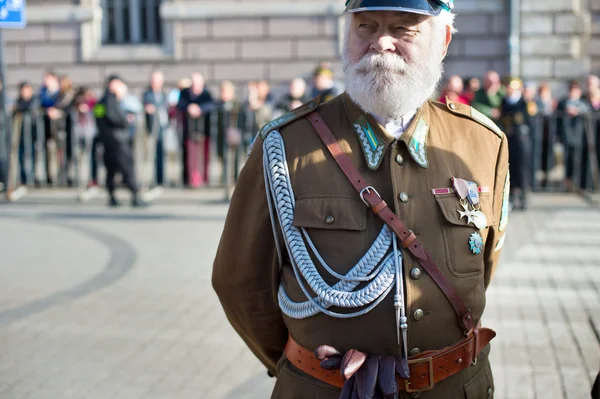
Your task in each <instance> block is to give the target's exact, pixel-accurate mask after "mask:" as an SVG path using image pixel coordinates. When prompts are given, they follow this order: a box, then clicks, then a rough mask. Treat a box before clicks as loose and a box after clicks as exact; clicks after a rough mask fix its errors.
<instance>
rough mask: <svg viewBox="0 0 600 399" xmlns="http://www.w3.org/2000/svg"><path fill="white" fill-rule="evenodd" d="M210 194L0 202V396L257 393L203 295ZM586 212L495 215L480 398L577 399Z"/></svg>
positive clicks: (221, 208) (214, 197)
mask: <svg viewBox="0 0 600 399" xmlns="http://www.w3.org/2000/svg"><path fill="white" fill-rule="evenodd" d="M121 197H122V198H123V200H124V201H128V197H127V194H126V193H123V194H122V195H121ZM221 198H222V193H221V191H216V190H208V191H202V192H190V191H186V192H182V191H169V192H167V193H165V194H164V195H163V196H162V197H160V198H159V199H157V200H156V202H155V205H154V206H153V207H152V208H151V209H149V210H142V211H137V210H136V211H132V210H131V209H130V208H129V207H124V208H122V209H119V210H109V209H106V208H105V207H104V203H105V198H104V196H103V195H102V196H100V197H97V198H95V199H92V200H91V201H90V202H88V203H83V204H82V203H78V202H77V201H75V195H74V193H72V192H64V191H63V192H58V193H49V192H36V193H30V194H28V195H27V196H26V197H25V198H23V199H22V200H21V201H19V202H18V203H15V204H2V203H0V226H2V229H1V230H0V242H1V243H2V245H1V247H0V248H1V256H2V261H1V262H0V398H2V399H21V398H43V399H54V398H57V399H58V398H60V399H62V398H90V399H92V398H102V399H108V398H127V399H137V398H149V399H151V398H169V399H186V398H195V399H197V398H211V399H226V398H231V399H233V398H236V399H237V398H253V399H254V398H256V399H260V398H268V397H269V392H270V389H271V387H272V384H273V381H272V380H271V379H268V378H267V377H266V373H265V370H264V368H262V367H261V366H260V365H259V364H258V362H257V361H256V360H254V358H253V357H252V355H251V354H250V353H249V351H247V350H246V349H245V347H244V346H243V344H242V342H241V341H240V340H239V339H238V338H237V336H236V335H235V333H234V332H233V330H232V329H231V328H230V327H229V325H228V324H227V322H226V321H225V318H224V316H223V314H222V312H221V310H220V307H219V306H218V303H217V300H216V298H215V296H214V295H213V293H212V289H211V286H210V272H211V261H212V256H213V255H214V251H215V248H216V245H217V242H218V239H219V236H220V232H221V229H222V224H223V219H224V215H225V213H226V204H225V203H223V202H222V201H221ZM590 204H591V203H590V201H585V200H583V199H581V198H580V197H574V196H572V197H565V196H537V197H535V198H534V200H533V210H532V211H530V212H528V213H526V214H517V213H513V214H512V215H511V219H510V223H511V225H510V234H509V236H508V239H507V244H506V248H505V252H504V255H503V262H502V264H501V268H500V270H499V272H498V274H497V276H496V278H495V280H494V281H493V283H492V287H491V289H490V290H489V300H488V308H487V313H486V315H485V320H484V322H485V324H486V325H488V326H490V327H492V328H494V329H495V330H496V331H497V332H498V338H496V339H495V340H494V342H495V345H494V348H493V366H494V372H495V376H496V384H497V394H496V398H499V399H504V398H506V399H526V398H540V399H542V398H543V399H552V398H574V399H575V398H577V399H580V398H587V397H588V396H589V394H588V392H589V387H590V383H591V379H592V377H593V376H594V375H595V373H597V372H598V370H599V369H600V345H599V339H598V337H599V336H600V211H599V210H598V209H597V208H594V207H592V206H591V205H590ZM234 365H235V366H236V367H235V369H234V367H233V366H234Z"/></svg>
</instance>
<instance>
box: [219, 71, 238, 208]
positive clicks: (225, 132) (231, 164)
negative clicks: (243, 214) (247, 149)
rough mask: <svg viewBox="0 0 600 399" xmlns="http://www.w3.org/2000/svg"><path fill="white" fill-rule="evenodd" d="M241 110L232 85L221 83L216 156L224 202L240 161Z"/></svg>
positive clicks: (236, 174) (230, 83)
mask: <svg viewBox="0 0 600 399" xmlns="http://www.w3.org/2000/svg"><path fill="white" fill-rule="evenodd" d="M241 109H242V108H241V104H239V103H238V101H237V100H236V94H235V86H234V85H233V83H232V82H230V81H224V82H223V83H221V94H220V99H219V101H218V103H217V155H218V157H219V159H220V160H221V165H222V177H221V182H222V184H223V186H224V187H225V199H226V200H229V198H230V197H231V192H232V190H233V187H234V185H235V183H236V182H237V179H238V175H239V170H240V166H241V161H242V160H241V155H242V153H241V150H242V147H243V146H242V122H243V120H242V118H240V116H241V114H242V113H241Z"/></svg>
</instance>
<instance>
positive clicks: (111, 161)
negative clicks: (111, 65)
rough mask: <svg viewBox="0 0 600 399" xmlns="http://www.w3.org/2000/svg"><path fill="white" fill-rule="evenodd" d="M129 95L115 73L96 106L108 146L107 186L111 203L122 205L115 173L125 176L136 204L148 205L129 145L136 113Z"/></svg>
mask: <svg viewBox="0 0 600 399" xmlns="http://www.w3.org/2000/svg"><path fill="white" fill-rule="evenodd" d="M126 96H127V85H126V84H125V82H124V81H123V80H122V79H121V78H120V77H119V76H116V75H111V76H110V77H109V78H108V80H107V83H106V91H105V92H104V96H103V97H102V99H101V100H100V101H99V102H98V103H97V104H96V106H95V107H94V115H95V117H96V123H97V125H98V132H99V136H100V141H101V142H102V145H103V146H104V166H105V167H106V188H107V190H108V195H109V198H110V202H109V205H110V206H112V207H116V206H119V202H118V201H117V198H116V197H115V188H116V186H115V175H116V174H117V173H120V174H121V175H122V176H123V182H124V184H125V185H126V186H127V187H128V188H129V190H131V194H132V198H131V205H132V206H133V207H143V206H147V205H148V203H147V202H145V201H143V200H142V199H141V198H140V196H139V194H138V184H137V181H136V177H135V168H134V164H133V154H132V151H131V146H130V144H129V136H130V133H129V126H130V124H131V123H133V122H134V121H135V115H133V114H132V113H130V112H129V111H128V110H127V109H126V107H125V106H124V105H123V100H124V99H125V98H126Z"/></svg>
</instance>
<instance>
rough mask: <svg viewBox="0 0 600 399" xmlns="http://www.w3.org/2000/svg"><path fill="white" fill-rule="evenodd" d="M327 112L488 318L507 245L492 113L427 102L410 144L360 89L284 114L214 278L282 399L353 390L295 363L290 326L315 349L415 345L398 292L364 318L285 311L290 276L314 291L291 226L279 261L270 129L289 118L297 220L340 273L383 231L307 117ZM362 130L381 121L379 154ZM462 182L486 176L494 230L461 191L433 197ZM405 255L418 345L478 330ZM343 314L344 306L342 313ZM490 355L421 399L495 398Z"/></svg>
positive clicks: (242, 183)
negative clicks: (355, 96) (475, 242)
mask: <svg viewBox="0 0 600 399" xmlns="http://www.w3.org/2000/svg"><path fill="white" fill-rule="evenodd" d="M315 110H316V111H317V112H318V113H319V114H320V115H321V117H322V118H323V119H324V121H325V122H326V123H327V125H328V126H329V128H330V129H331V131H332V132H333V134H334V135H335V136H336V138H337V139H338V142H339V143H340V145H341V147H342V149H343V150H344V151H345V152H346V153H347V154H348V155H349V156H350V157H351V159H352V161H353V163H354V165H355V166H356V167H357V168H358V170H359V171H360V173H361V174H362V175H363V177H364V178H365V180H366V181H367V183H369V184H370V185H372V186H373V187H375V189H376V190H377V191H378V192H379V194H380V195H381V196H382V198H383V199H384V200H385V201H386V202H387V204H388V205H389V206H390V208H391V209H392V210H393V211H394V212H395V213H396V214H397V215H398V216H399V217H400V218H401V219H402V220H404V222H405V224H406V225H407V226H408V227H409V228H410V229H412V230H413V231H414V233H415V235H416V236H417V239H418V240H419V241H420V242H421V243H422V244H423V246H424V248H425V249H426V251H428V252H429V254H430V255H431V257H432V258H433V260H434V261H435V263H436V264H437V265H438V267H439V268H440V269H441V271H442V272H443V273H444V274H445V275H446V277H447V278H448V279H449V280H450V282H451V283H452V284H454V286H455V287H456V289H457V291H458V294H459V295H460V297H461V298H462V300H463V301H464V302H465V304H466V306H467V307H468V308H470V309H471V310H472V312H473V317H474V319H475V322H476V323H477V322H479V320H480V318H481V315H482V314H483V311H484V307H485V291H486V288H487V286H488V284H489V283H490V280H491V278H492V275H493V273H494V269H495V268H496V266H497V264H498V258H499V255H500V252H501V251H500V248H501V247H502V244H503V242H504V237H503V235H504V233H505V231H504V227H505V226H506V210H507V203H506V199H505V198H506V196H507V195H505V194H508V192H507V180H508V151H507V141H506V139H505V138H504V135H503V134H502V132H501V131H500V130H499V129H498V128H497V127H496V126H495V125H493V123H491V121H489V120H487V119H486V118H485V117H482V116H481V114H479V113H477V111H474V110H472V108H471V107H469V106H466V105H462V104H452V103H451V104H448V105H444V104H441V103H437V102H431V103H427V104H424V105H423V107H422V108H421V109H419V110H418V112H417V114H416V116H415V118H414V119H413V121H412V122H411V125H410V126H409V128H408V130H407V131H405V132H404V134H403V135H402V136H401V138H400V139H399V140H396V139H394V137H393V136H392V135H391V134H389V133H388V132H386V131H385V129H384V128H383V127H382V126H380V125H379V124H378V123H377V122H376V120H375V119H373V118H372V117H371V116H367V115H365V114H364V113H363V112H362V111H361V109H360V108H359V107H357V106H356V105H355V104H354V103H353V102H352V101H351V99H350V97H349V96H348V95H347V94H346V93H344V94H342V95H340V96H338V97H336V98H334V99H333V100H331V101H329V102H326V103H323V104H319V103H318V100H315V101H313V102H311V104H309V105H304V106H303V107H301V108H299V109H297V110H295V111H293V112H294V113H295V119H294V120H292V121H288V122H287V124H283V125H282V126H279V127H277V126H276V125H277V123H276V122H274V123H271V124H270V126H267V128H265V129H263V131H262V132H261V135H259V137H257V139H256V141H255V143H254V146H253V149H252V152H251V155H250V157H249V159H248V162H247V163H246V165H245V167H244V168H243V170H242V172H241V176H240V180H239V182H238V184H237V186H236V189H235V192H234V194H233V198H232V200H231V205H230V209H229V213H228V216H227V219H226V223H225V229H224V232H223V235H222V238H221V242H220V245H219V248H218V252H217V255H216V259H215V261H214V271H213V280H212V282H213V287H214V289H215V290H216V292H217V294H218V296H219V298H220V301H221V303H222V306H223V309H224V310H225V313H226V314H227V317H228V320H229V321H230V323H231V324H232V326H233V327H234V328H235V330H236V331H237V333H238V334H239V335H240V336H241V337H242V339H243V340H244V341H245V343H246V344H247V345H248V347H249V348H250V349H251V350H252V351H253V353H254V354H255V355H256V356H257V357H258V358H259V359H260V360H261V361H262V363H263V364H264V365H265V366H266V367H267V369H268V370H269V371H270V372H271V373H272V374H273V375H276V377H277V383H276V387H275V390H274V392H273V396H272V397H273V398H278V399H279V398H281V399H283V398H285V399H309V398H311V399H312V398H327V399H329V398H331V399H333V398H337V396H338V394H339V390H338V389H336V388H334V387H332V386H329V385H327V384H324V383H322V382H320V381H318V380H316V379H314V378H312V377H310V376H308V375H306V374H304V373H302V372H300V371H299V370H297V369H295V368H294V367H293V366H292V365H291V364H290V363H289V362H288V361H287V360H286V359H285V357H284V356H283V349H284V345H285V343H286V341H287V339H288V333H289V334H291V335H292V336H293V337H294V338H295V339H296V341H298V342H299V343H300V344H301V345H303V346H304V347H306V348H309V349H311V350H314V349H315V348H316V347H317V346H319V345H323V344H327V345H332V346H334V347H336V348H338V349H339V350H343V351H345V350H348V349H351V348H355V349H358V350H361V351H363V352H367V353H371V354H376V355H380V356H384V355H395V356H397V357H400V355H401V350H402V349H401V346H398V345H397V337H396V328H395V323H396V322H395V312H394V305H393V293H391V294H390V295H389V297H388V298H386V299H385V300H384V301H383V302H382V303H381V304H380V305H378V306H377V307H376V308H375V309H373V310H372V311H371V312H370V313H368V314H366V315H364V316H360V317H357V318H352V319H336V318H332V317H329V316H325V315H323V314H318V315H316V316H314V317H311V318H308V319H304V320H295V319H291V318H289V317H287V316H284V315H283V314H282V312H281V310H280V309H279V306H278V301H277V290H278V286H279V283H280V281H281V282H282V283H283V285H284V287H285V290H286V291H287V293H288V295H289V296H290V298H291V299H292V300H293V301H295V302H304V301H306V297H305V296H304V294H303V292H302V291H301V289H300V287H299V285H298V283H297V280H296V277H295V275H294V272H293V269H292V266H291V264H290V261H289V257H288V255H287V252H286V251H285V244H284V241H283V238H282V236H281V232H280V231H277V236H278V240H279V242H280V247H281V248H282V249H283V251H284V254H283V255H284V256H283V266H282V269H281V270H280V267H279V262H278V256H277V252H276V246H275V240H274V235H273V229H272V226H271V221H270V216H269V209H268V203H267V197H266V190H265V182H264V177H263V147H262V143H263V139H264V137H266V136H265V135H266V134H267V133H268V130H269V129H268V128H269V127H271V128H272V127H274V126H275V128H276V129H277V130H278V131H279V132H280V133H281V135H282V137H283V139H284V142H285V147H286V155H287V165H288V168H289V173H290V177H291V182H292V187H293V190H294V196H295V201H296V210H295V216H294V221H293V224H294V225H295V226H297V227H304V228H306V229H307V231H308V233H309V234H310V236H311V238H312V240H313V242H314V244H315V246H316V248H317V249H318V251H319V252H320V254H321V255H322V257H323V258H324V260H325V261H326V262H327V263H328V264H329V265H330V266H331V267H333V268H334V269H335V270H336V272H338V273H342V274H346V273H347V272H348V271H349V270H350V269H351V268H352V267H353V266H354V265H355V264H356V263H357V262H358V261H359V260H360V258H361V257H362V256H363V255H364V254H365V252H366V251H367V250H368V248H369V247H370V246H371V245H372V243H373V241H374V240H375V238H376V237H377V235H378V234H379V232H380V231H381V229H382V226H383V223H382V222H381V221H380V220H379V219H378V217H377V216H376V215H375V214H374V213H373V212H372V211H371V210H370V209H368V208H367V207H366V206H365V204H364V203H363V202H362V201H361V200H360V198H359V196H358V194H357V193H356V191H354V189H353V187H352V185H351V184H350V183H349V181H348V180H347V178H346V176H345V175H344V174H343V173H342V171H341V169H340V168H339V167H338V165H337V164H336V162H335V161H334V159H333V157H332V156H331V155H330V154H329V152H328V151H327V149H326V147H325V146H324V145H323V143H322V142H321V140H320V138H319V137H318V135H317V133H316V132H315V130H314V129H313V127H312V126H311V125H310V123H309V122H308V120H307V119H306V118H304V117H303V116H304V115H306V114H308V113H309V112H311V111H315ZM367 122H368V124H367ZM424 124H426V126H425V125H424ZM357 125H361V126H363V127H365V128H368V127H369V126H368V125H370V126H371V127H372V133H373V134H374V135H373V136H371V138H373V137H374V140H375V141H376V147H377V149H376V151H373V147H371V146H370V143H367V141H365V140H363V138H364V137H362V136H359V133H357V131H358V128H357ZM427 127H428V129H427ZM363 131H364V130H363ZM369 150H371V151H369ZM378 153H379V154H381V156H380V157H379V158H380V159H379V158H378V157H377V154H378ZM452 177H457V178H462V179H466V180H468V181H472V182H475V183H477V185H478V186H479V187H480V188H481V191H482V193H481V194H480V197H481V210H482V211H483V213H484V214H485V215H486V217H487V220H488V227H487V228H485V229H484V230H478V229H477V228H476V227H475V226H474V225H473V224H470V225H467V221H466V219H464V218H463V219H461V218H460V214H459V212H458V211H459V210H461V211H462V210H463V208H462V207H461V205H460V202H459V197H458V196H457V195H456V194H453V193H449V194H437V195H436V194H434V193H433V192H432V190H433V189H438V188H451V187H452V182H451V178H452ZM503 204H504V211H503ZM501 219H502V220H501ZM476 232H479V233H480V234H481V237H482V238H483V247H482V252H481V253H480V254H477V255H476V254H474V253H473V252H472V251H471V248H470V244H469V242H470V237H471V235H472V234H473V233H476ZM403 257H404V280H405V286H406V291H405V295H406V311H407V316H408V317H409V320H408V350H409V351H410V350H413V349H414V351H416V350H420V351H426V350H439V349H442V348H444V347H446V346H449V345H452V344H454V343H456V342H458V341H460V340H461V339H462V338H463V333H464V331H462V330H461V328H460V326H459V324H458V322H457V316H456V314H455V313H454V311H453V310H452V307H451V305H450V304H449V302H448V300H447V299H446V297H445V296H444V294H443V293H442V291H441V290H440V289H439V288H438V286H437V285H436V284H435V283H434V282H433V280H431V279H430V278H429V277H428V275H427V274H426V272H425V271H424V270H421V269H420V266H419V264H418V262H417V261H416V259H415V258H413V256H412V255H411V254H410V253H408V252H407V251H403ZM315 263H316V264H317V262H315ZM317 268H318V269H319V271H320V273H321V275H322V276H323V277H324V279H325V280H326V281H327V283H328V284H330V285H333V284H335V283H336V282H337V280H336V279H334V278H331V277H330V276H329V275H328V274H327V273H326V272H325V271H324V270H323V269H322V268H321V266H320V265H319V264H317ZM331 310H332V311H336V312H344V310H340V309H339V308H335V307H334V308H331ZM421 311H422V317H419V316H421ZM415 316H416V317H415ZM489 327H492V328H493V326H489ZM413 353H414V352H413ZM488 353H489V347H488V348H486V349H485V350H484V351H483V352H482V355H481V356H480V358H479V361H478V362H477V364H476V365H474V366H472V367H470V368H468V369H466V370H463V371H462V372H460V373H459V374H457V375H455V376H453V377H450V378H448V379H446V380H444V381H442V382H441V383H439V384H437V385H436V386H435V387H434V389H433V390H431V391H428V392H423V393H422V395H421V396H420V397H421V398H444V399H454V398H456V399H458V398H467V399H473V398H477V399H479V398H487V397H493V389H494V387H493V379H492V374H491V370H490V367H489V362H488V360H487V355H488ZM404 395H406V396H405V397H407V398H408V397H411V396H410V395H408V394H404ZM400 397H402V395H401V396H400ZM412 397H418V396H417V395H414V394H413V396H412Z"/></svg>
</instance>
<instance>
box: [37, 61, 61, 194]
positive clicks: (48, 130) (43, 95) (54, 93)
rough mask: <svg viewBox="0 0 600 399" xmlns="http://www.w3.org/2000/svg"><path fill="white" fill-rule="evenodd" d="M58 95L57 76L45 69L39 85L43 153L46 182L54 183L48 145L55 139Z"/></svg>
mask: <svg viewBox="0 0 600 399" xmlns="http://www.w3.org/2000/svg"><path fill="white" fill-rule="evenodd" d="M59 95H60V84H59V80H58V76H57V75H56V74H55V73H54V72H52V71H46V72H44V75H43V83H42V86H41V87H40V92H39V98H40V107H41V108H42V114H43V120H44V155H45V160H46V161H45V166H46V183H47V184H48V185H52V184H54V181H53V179H52V172H51V167H50V165H51V163H52V159H51V158H52V155H51V153H52V152H51V151H50V147H51V146H52V143H54V142H55V140H56V124H55V121H56V120H57V119H58V118H59V111H58V110H57V109H56V108H55V107H54V106H55V105H56V102H57V100H58V96H59Z"/></svg>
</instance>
